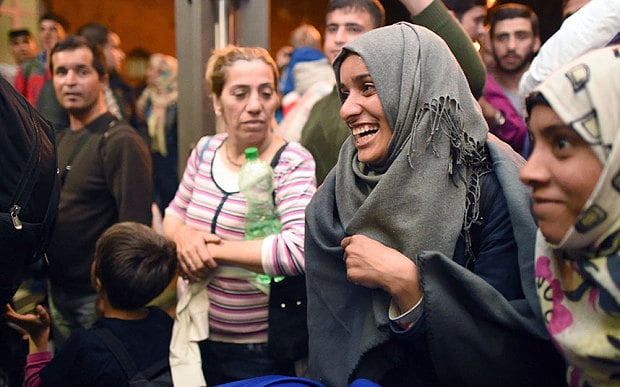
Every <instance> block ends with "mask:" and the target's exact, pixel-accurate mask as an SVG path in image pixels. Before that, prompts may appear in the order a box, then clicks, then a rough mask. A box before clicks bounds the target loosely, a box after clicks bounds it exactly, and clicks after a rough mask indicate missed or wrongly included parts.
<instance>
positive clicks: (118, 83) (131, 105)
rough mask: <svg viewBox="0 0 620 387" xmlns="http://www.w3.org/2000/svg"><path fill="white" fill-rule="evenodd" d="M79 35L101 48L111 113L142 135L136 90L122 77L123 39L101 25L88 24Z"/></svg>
mask: <svg viewBox="0 0 620 387" xmlns="http://www.w3.org/2000/svg"><path fill="white" fill-rule="evenodd" d="M78 35H81V36H85V37H87V38H88V39H92V40H93V41H95V42H96V43H97V44H99V45H100V46H101V49H102V50H103V55H104V57H105V67H106V72H107V73H108V85H107V86H106V89H105V94H104V95H105V102H106V105H107V106H108V110H109V111H110V113H112V114H114V115H115V116H117V117H119V118H122V119H124V120H125V121H127V122H129V123H130V124H131V125H132V126H133V127H134V128H136V129H137V130H138V131H140V132H141V133H142V132H143V129H144V128H142V127H140V126H142V125H144V123H143V122H140V121H139V119H138V115H137V113H136V97H135V93H134V90H133V89H132V88H131V86H129V85H128V84H127V83H126V82H125V81H124V80H123V77H122V76H121V74H120V72H121V68H122V65H123V61H124V60H125V52H124V51H123V50H122V49H121V38H120V37H119V36H118V34H117V33H116V32H113V31H110V30H109V29H108V28H107V27H106V26H104V25H103V24H100V23H88V24H86V25H84V26H82V27H80V29H79V30H78Z"/></svg>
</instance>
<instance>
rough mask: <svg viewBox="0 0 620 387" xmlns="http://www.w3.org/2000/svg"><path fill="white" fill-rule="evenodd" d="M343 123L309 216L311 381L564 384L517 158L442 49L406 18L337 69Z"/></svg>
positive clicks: (363, 41)
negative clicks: (542, 302)
mask: <svg viewBox="0 0 620 387" xmlns="http://www.w3.org/2000/svg"><path fill="white" fill-rule="evenodd" d="M334 69H335V72H336V78H337V82H338V85H339V88H340V96H341V99H342V101H343V106H342V108H341V111H340V115H341V118H342V119H343V120H344V121H345V122H346V123H347V125H348V126H349V128H350V129H351V131H352V134H353V135H352V136H351V137H350V138H349V139H348V140H347V141H346V142H345V143H344V145H343V147H342V149H341V151H340V156H339V159H338V164H337V165H336V167H335V168H334V170H333V171H332V172H331V173H330V175H329V176H328V177H327V179H326V180H325V182H324V183H323V185H322V186H321V188H320V189H319V190H318V191H317V193H316V195H315V196H314V198H313V200H312V202H311V203H310V205H309V206H308V208H307V212H306V224H307V229H306V243H305V256H306V273H307V281H308V327H309V333H310V357H309V372H310V376H311V377H312V378H314V379H317V380H319V381H321V382H323V383H325V384H327V385H329V386H343V385H346V384H347V383H348V382H350V381H351V380H354V379H357V378H367V379H370V380H373V381H375V382H378V383H380V384H381V385H383V386H390V385H394V386H402V385H424V386H429V385H475V386H485V385H500V384H501V383H506V382H508V383H510V384H511V385H529V386H531V385H540V384H543V383H544V384H545V385H554V384H562V382H563V380H562V379H563V376H562V363H561V360H559V356H558V355H557V353H556V352H555V351H554V349H553V347H552V346H551V343H550V341H549V340H548V336H547V334H546V332H545V329H544V324H543V323H542V317H541V315H540V308H539V306H538V300H537V296H536V290H535V288H534V269H533V248H534V246H533V242H534V239H535V230H536V229H535V224H534V221H533V219H532V217H531V215H530V211H529V202H528V191H527V189H526V188H525V186H523V185H522V184H521V183H520V182H519V180H518V170H519V167H520V166H521V165H522V163H523V160H522V159H520V157H519V156H518V155H516V154H515V153H514V152H513V151H512V150H510V148H509V147H508V146H507V145H506V144H504V143H502V142H500V141H499V140H497V139H495V138H494V137H493V136H492V135H488V134H487V131H488V129H487V126H486V124H485V122H484V118H483V117H482V114H481V113H480V109H479V107H478V106H477V104H476V101H475V100H474V98H473V97H472V95H471V93H470V91H469V87H468V85H467V81H466V80H465V77H464V75H463V73H462V71H461V69H460V67H459V65H458V63H457V62H456V60H455V59H454V57H453V56H452V54H451V53H450V51H449V49H448V47H447V46H446V44H445V43H444V42H443V41H442V40H441V38H439V37H438V36H436V35H435V34H433V33H432V32H430V31H429V30H427V29H425V28H423V27H419V26H414V25H412V24H408V23H399V24H397V25H393V26H389V27H385V28H380V29H376V30H373V31H371V32H368V33H366V34H364V35H362V36H361V37H359V38H357V39H356V40H355V41H353V42H352V43H350V44H349V45H348V46H346V47H345V48H344V49H343V51H342V52H341V53H340V55H339V56H338V57H337V58H336V60H335V62H334Z"/></svg>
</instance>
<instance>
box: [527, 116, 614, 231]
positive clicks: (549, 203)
mask: <svg viewBox="0 0 620 387" xmlns="http://www.w3.org/2000/svg"><path fill="white" fill-rule="evenodd" d="M529 126H530V135H531V138H532V145H533V150H532V153H531V154H530V157H529V158H528V160H527V163H526V164H525V166H523V168H522V169H521V172H520V174H519V177H520V178H521V181H522V182H523V183H525V184H527V185H529V186H530V187H532V201H533V210H534V213H535V214H536V218H537V221H538V227H539V228H540V231H541V232H542V234H543V235H544V236H545V238H546V239H547V240H548V241H549V242H551V243H559V242H560V241H561V240H562V238H563V237H564V235H565V234H566V232H567V231H568V230H569V229H570V228H571V226H573V225H574V224H575V223H576V221H577V216H578V215H579V214H580V213H581V211H582V210H583V208H584V206H585V204H586V202H587V201H588V198H589V197H590V195H591V194H592V191H593V190H594V187H595V186H596V184H597V181H598V179H599V177H600V176H601V172H602V170H603V165H602V164H601V162H600V161H599V159H598V158H597V157H596V155H595V154H594V152H593V151H592V149H591V148H590V146H589V145H588V144H587V143H586V142H585V141H584V140H583V139H582V138H581V136H580V135H579V134H578V133H577V132H576V131H575V130H574V129H572V128H571V127H570V126H569V125H567V124H565V123H564V122H563V121H562V120H561V119H560V117H559V116H558V115H557V114H556V113H555V112H554V111H553V109H551V108H550V107H548V106H545V105H536V106H534V107H533V108H532V112H531V114H530V123H529Z"/></svg>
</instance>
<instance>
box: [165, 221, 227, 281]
mask: <svg viewBox="0 0 620 387" xmlns="http://www.w3.org/2000/svg"><path fill="white" fill-rule="evenodd" d="M174 242H175V243H176V244H177V259H178V262H179V269H180V271H181V275H183V276H184V277H186V278H187V279H189V280H190V281H199V280H202V279H205V278H206V277H207V276H208V275H209V274H210V273H211V272H212V271H213V270H215V269H216V268H217V262H216V261H215V259H214V258H213V255H212V254H211V253H210V252H209V248H208V246H207V244H208V243H220V242H221V239H220V237H218V236H217V235H215V234H211V233H209V232H204V231H199V230H196V229H195V228H193V227H190V226H187V225H183V226H181V227H180V228H179V230H178V231H177V232H176V234H175V236H174Z"/></svg>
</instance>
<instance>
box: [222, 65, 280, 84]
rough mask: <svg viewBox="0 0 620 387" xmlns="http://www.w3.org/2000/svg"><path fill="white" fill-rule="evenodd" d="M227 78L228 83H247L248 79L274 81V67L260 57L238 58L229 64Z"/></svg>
mask: <svg viewBox="0 0 620 387" xmlns="http://www.w3.org/2000/svg"><path fill="white" fill-rule="evenodd" d="M227 67H228V69H227V72H226V80H227V82H226V83H227V84H228V85H233V84H238V83H247V82H248V81H256V82H265V81H267V82H268V83H273V80H274V75H273V69H272V68H271V66H270V65H268V64H267V63H265V62H264V61H262V60H260V59H252V60H244V59H240V60H236V61H234V62H233V63H232V64H231V65H230V66H227Z"/></svg>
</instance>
